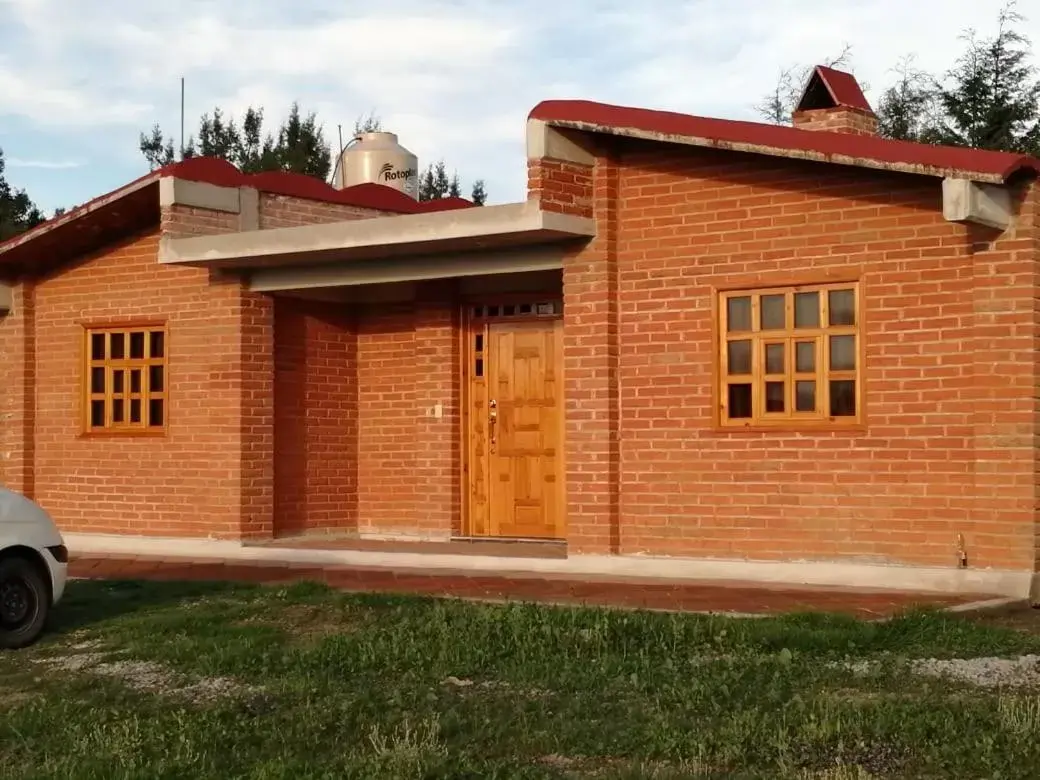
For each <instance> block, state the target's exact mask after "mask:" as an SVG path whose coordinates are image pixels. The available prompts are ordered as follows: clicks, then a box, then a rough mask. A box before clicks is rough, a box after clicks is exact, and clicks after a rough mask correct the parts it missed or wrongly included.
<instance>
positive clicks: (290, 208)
mask: <svg viewBox="0 0 1040 780" xmlns="http://www.w3.org/2000/svg"><path fill="white" fill-rule="evenodd" d="M385 215H386V212H383V211H375V210H373V209H363V208H359V207H358V206H344V205H341V204H339V203H321V202H320V201H315V200H303V199H302V198H290V197H288V196H286V195H272V194H270V193H266V192H261V193H260V228H261V230H269V229H271V228H281V227H299V226H300V225H319V224H324V223H327V222H341V221H345V220H349V219H364V218H366V217H379V216H385Z"/></svg>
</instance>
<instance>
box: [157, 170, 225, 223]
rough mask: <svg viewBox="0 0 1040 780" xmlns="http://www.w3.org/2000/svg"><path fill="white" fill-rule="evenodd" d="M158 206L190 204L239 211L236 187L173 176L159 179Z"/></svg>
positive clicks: (215, 209)
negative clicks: (219, 185) (220, 185)
mask: <svg viewBox="0 0 1040 780" xmlns="http://www.w3.org/2000/svg"><path fill="white" fill-rule="evenodd" d="M159 206H160V207H161V208H166V207H167V206H190V207H191V208H196V209H209V210H210V211H223V212H226V213H228V214H238V213H240V211H241V208H242V207H241V203H240V201H239V190H238V187H218V186H217V185H216V184H206V183H205V182H201V181H188V180H187V179H177V178H174V177H173V176H163V177H162V178H161V179H159Z"/></svg>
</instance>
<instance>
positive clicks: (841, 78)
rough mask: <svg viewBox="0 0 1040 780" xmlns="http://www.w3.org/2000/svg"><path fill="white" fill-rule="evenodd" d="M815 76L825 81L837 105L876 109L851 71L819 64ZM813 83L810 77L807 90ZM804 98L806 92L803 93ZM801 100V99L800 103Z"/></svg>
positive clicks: (869, 110) (824, 83)
mask: <svg viewBox="0 0 1040 780" xmlns="http://www.w3.org/2000/svg"><path fill="white" fill-rule="evenodd" d="M813 76H814V77H817V78H819V79H820V81H822V82H823V86H825V87H826V88H827V92H829V93H830V96H831V97H832V98H833V99H834V103H835V105H837V106H843V107H845V108H855V109H858V110H860V111H867V112H869V113H871V114H873V113H874V109H873V108H871V107H870V103H868V102H867V96H866V95H864V94H863V89H862V87H860V85H859V82H858V81H856V77H855V76H853V75H852V74H851V73H846V72H845V71H843V70H836V69H835V68H828V67H827V66H826V65H817V66H816V67H815V68H814V69H813ZM811 84H812V79H811V78H810V79H809V83H807V84H806V85H805V91H806V92H808V90H809V86H810V85H811ZM802 97H803V99H804V97H805V93H804V92H803V93H802ZM800 102H801V101H799V103H800Z"/></svg>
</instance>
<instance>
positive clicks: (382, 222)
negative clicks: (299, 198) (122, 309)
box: [159, 202, 596, 268]
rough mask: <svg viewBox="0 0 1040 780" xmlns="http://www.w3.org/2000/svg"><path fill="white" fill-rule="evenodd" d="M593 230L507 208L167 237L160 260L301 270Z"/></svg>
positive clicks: (568, 219) (533, 206) (528, 209)
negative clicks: (316, 266) (302, 266)
mask: <svg viewBox="0 0 1040 780" xmlns="http://www.w3.org/2000/svg"><path fill="white" fill-rule="evenodd" d="M595 232H596V226H595V221H594V220H591V219H585V218H582V217H575V216H572V215H570V214H559V213H556V212H551V211H542V210H541V209H540V208H539V205H538V203H534V202H525V203H508V204H505V205H501V206H484V207H482V208H473V209H457V210H451V211H438V212H433V213H429V214H404V215H396V216H389V217H374V218H372V219H359V220H351V221H345V222H333V223H328V224H323V225H306V226H302V227H289V228H276V229H273V230H254V231H248V232H244V233H228V234H223V235H216V236H193V237H189V238H170V237H168V236H164V237H163V239H162V241H161V242H160V245H159V261H160V262H162V263H170V264H173V263H177V264H193V265H205V266H211V267H217V268H236V267H237V268H250V267H252V268H256V267H271V266H286V265H296V266H300V265H314V264H318V263H323V262H324V263H330V262H341V261H344V260H347V259H355V260H359V259H378V258H389V257H406V256H407V257H415V256H423V255H433V254H438V253H445V252H449V251H450V252H453V253H457V252H461V251H465V250H474V249H488V248H493V247H495V248H503V249H504V248H506V247H509V246H519V245H531V244H544V243H549V242H553V241H557V242H558V241H563V240H567V239H578V238H583V239H587V238H591V237H592V236H594V235H595Z"/></svg>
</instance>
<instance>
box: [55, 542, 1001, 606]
mask: <svg viewBox="0 0 1040 780" xmlns="http://www.w3.org/2000/svg"><path fill="white" fill-rule="evenodd" d="M69 575H70V576H72V577H82V578H86V579H140V580H167V581H170V580H190V581H233V582H249V583H288V582H299V581H318V582H324V583H326V584H328V585H329V586H331V587H334V588H341V589H344V590H350V591H369V592H373V591H374V592H387V593H414V594H426V595H436V596H453V597H458V598H469V599H482V600H493V601H501V600H515V601H534V602H546V603H561V604H588V605H597V606H613V607H622V608H626V607H627V608H644V609H663V610H676V611H685V612H739V613H745V614H746V613H756V614H762V613H780V612H791V611H827V612H844V613H850V614H853V615H856V616H858V617H862V618H868V619H869V618H879V617H885V616H888V615H891V614H893V613H896V612H898V611H900V610H902V609H905V608H907V607H910V606H913V605H932V606H939V607H948V606H954V605H957V604H966V603H968V602H971V601H977V600H981V599H985V598H987V597H985V596H972V595H958V596H950V595H944V594H934V593H928V594H921V593H916V594H915V593H900V592H892V591H880V590H842V589H834V588H808V587H791V586H785V587H778V586H770V585H763V584H759V583H739V582H738V583H719V582H710V583H709V582H705V583H697V582H689V581H682V582H678V581H657V580H653V581H648V580H635V579H607V578H589V577H583V578H578V577H566V576H559V575H552V576H544V575H533V574H532V575H521V574H504V575H494V574H491V573H486V572H479V573H476V572H469V571H445V570H422V571H419V570H414V569H410V570H407V571H392V570H388V569H375V568H364V567H354V566H339V565H332V566H323V565H320V564H291V565H290V564H285V563H271V562H266V561H242V560H202V559H188V558H154V557H146V556H117V555H111V556H103V557H100V556H85V555H81V556H73V558H72V560H71V561H70V565H69Z"/></svg>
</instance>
